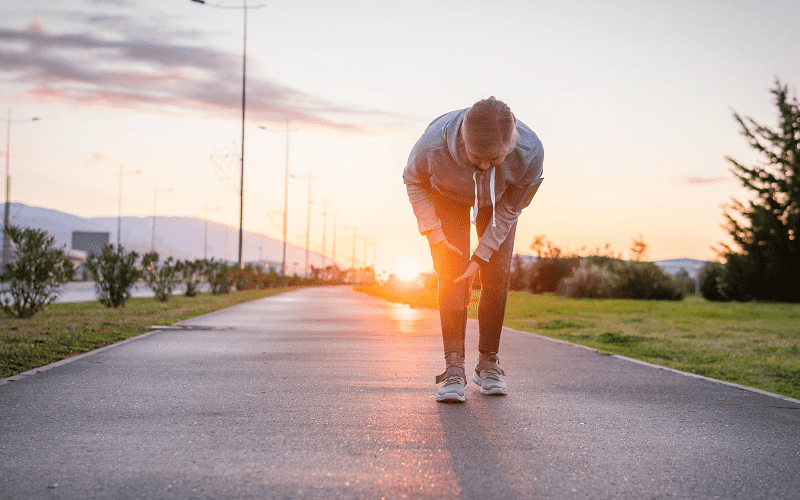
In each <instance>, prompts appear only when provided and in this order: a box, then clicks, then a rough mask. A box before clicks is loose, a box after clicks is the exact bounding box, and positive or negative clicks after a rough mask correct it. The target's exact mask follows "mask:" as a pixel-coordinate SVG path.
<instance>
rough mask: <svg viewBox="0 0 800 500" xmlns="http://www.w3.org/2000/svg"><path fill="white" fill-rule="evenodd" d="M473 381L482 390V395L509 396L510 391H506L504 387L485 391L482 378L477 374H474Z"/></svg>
mask: <svg viewBox="0 0 800 500" xmlns="http://www.w3.org/2000/svg"><path fill="white" fill-rule="evenodd" d="M472 381H473V382H475V383H476V384H478V387H480V388H481V394H486V395H487V396H505V395H506V394H508V389H504V388H502V387H495V388H494V389H484V388H483V385H481V378H480V377H479V376H478V374H477V373H475V372H472Z"/></svg>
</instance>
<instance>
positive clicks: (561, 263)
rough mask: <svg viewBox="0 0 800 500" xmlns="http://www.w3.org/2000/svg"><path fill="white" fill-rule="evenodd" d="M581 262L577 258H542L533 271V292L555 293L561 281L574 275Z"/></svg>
mask: <svg viewBox="0 0 800 500" xmlns="http://www.w3.org/2000/svg"><path fill="white" fill-rule="evenodd" d="M579 261H580V259H578V258H577V257H544V258H540V259H539V260H537V261H536V264H534V265H533V269H531V286H530V289H531V292H532V293H544V292H555V291H556V290H557V289H558V284H559V283H560V282H561V280H563V279H564V278H566V277H567V276H569V275H570V274H572V270H573V269H575V267H576V266H577V265H578V262H579Z"/></svg>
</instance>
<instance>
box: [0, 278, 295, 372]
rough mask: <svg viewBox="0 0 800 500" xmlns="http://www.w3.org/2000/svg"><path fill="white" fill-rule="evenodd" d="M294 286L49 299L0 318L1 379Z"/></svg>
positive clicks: (284, 290)
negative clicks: (106, 300)
mask: <svg viewBox="0 0 800 500" xmlns="http://www.w3.org/2000/svg"><path fill="white" fill-rule="evenodd" d="M289 290H293V288H274V289H270V290H247V291H242V292H231V293H229V294H225V295H211V294H208V293H204V294H199V295H197V296H196V297H193V298H189V297H184V296H182V295H175V296H172V297H170V299H169V301H167V302H157V301H156V300H154V299H153V298H132V299H128V302H127V303H126V305H125V307H121V308H118V309H109V308H107V307H104V306H102V305H101V304H100V303H99V302H78V303H71V304H51V305H49V306H47V308H45V310H44V311H42V312H40V313H38V314H36V315H35V316H33V317H32V318H29V319H24V320H21V319H17V318H12V317H9V316H7V315H3V316H2V317H0V378H5V377H11V376H13V375H16V374H18V373H22V372H25V371H28V370H30V369H33V368H37V367H40V366H44V365H47V364H50V363H53V362H55V361H59V360H61V359H64V358H68V357H70V356H75V355H76V354H81V353H84V352H88V351H91V350H93V349H97V348H98V347H103V346H105V345H109V344H113V343H115V342H119V341H120V340H125V339H127V338H130V337H134V336H136V335H140V334H142V333H144V332H146V331H148V328H147V327H148V326H150V325H171V324H173V323H176V322H178V321H182V320H185V319H189V318H193V317H195V316H200V315H202V314H206V313H209V312H211V311H216V310H217V309H223V308H225V307H228V306H232V305H235V304H239V303H241V302H247V301H249V300H255V299H260V298H263V297H268V296H270V295H275V294H277V293H281V292H286V291H289Z"/></svg>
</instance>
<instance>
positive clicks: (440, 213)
mask: <svg viewBox="0 0 800 500" xmlns="http://www.w3.org/2000/svg"><path fill="white" fill-rule="evenodd" d="M434 207H435V209H436V216H437V217H438V218H439V220H440V221H442V231H443V232H444V235H445V237H446V238H447V241H448V242H450V244H452V245H453V246H455V247H456V248H458V249H459V250H461V252H462V254H463V255H458V254H456V253H455V252H453V251H451V250H448V249H446V248H442V247H441V246H439V247H434V248H431V256H432V257H433V265H434V268H435V269H436V274H437V277H438V278H439V315H440V317H441V323H442V339H443V341H444V352H445V355H447V354H448V353H451V352H457V353H459V354H461V356H463V355H464V334H465V333H466V329H467V294H468V293H470V290H469V284H468V283H465V282H462V283H459V284H454V283H453V281H455V279H456V278H457V277H459V276H461V274H462V273H463V272H464V270H465V269H466V268H467V264H468V263H469V257H470V256H469V230H470V227H469V226H470V223H469V210H470V207H468V206H466V205H459V204H457V203H453V202H451V201H450V200H448V199H446V198H444V197H442V196H437V197H436V198H434Z"/></svg>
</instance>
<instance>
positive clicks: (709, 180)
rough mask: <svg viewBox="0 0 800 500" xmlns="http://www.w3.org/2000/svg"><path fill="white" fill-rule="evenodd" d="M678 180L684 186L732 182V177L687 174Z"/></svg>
mask: <svg viewBox="0 0 800 500" xmlns="http://www.w3.org/2000/svg"><path fill="white" fill-rule="evenodd" d="M676 181H677V183H678V184H683V185H684V186H697V185H709V184H724V183H727V182H730V179H728V178H726V177H697V176H691V175H687V176H684V177H680V178H678V179H677V180H676Z"/></svg>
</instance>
